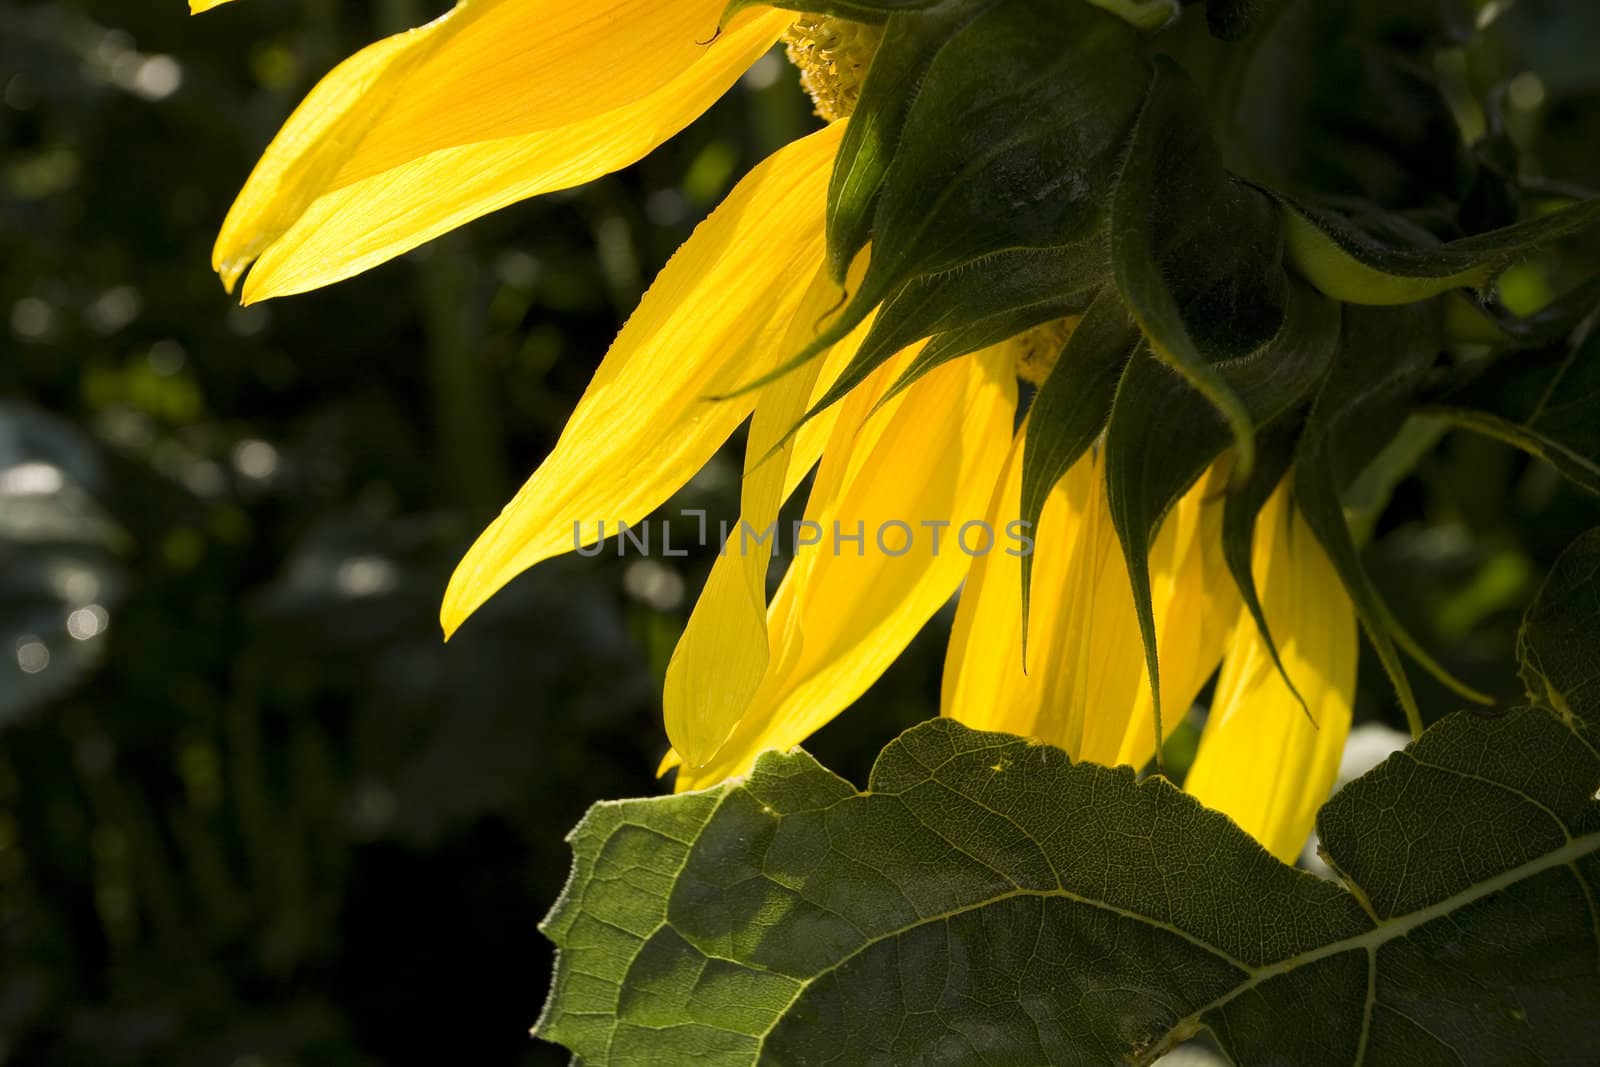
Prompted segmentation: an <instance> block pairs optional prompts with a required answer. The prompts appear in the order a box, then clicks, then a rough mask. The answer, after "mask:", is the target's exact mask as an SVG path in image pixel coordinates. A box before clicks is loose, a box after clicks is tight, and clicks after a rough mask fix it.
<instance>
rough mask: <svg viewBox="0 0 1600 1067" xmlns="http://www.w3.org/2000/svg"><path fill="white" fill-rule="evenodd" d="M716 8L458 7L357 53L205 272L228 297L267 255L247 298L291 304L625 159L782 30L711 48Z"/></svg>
mask: <svg viewBox="0 0 1600 1067" xmlns="http://www.w3.org/2000/svg"><path fill="white" fill-rule="evenodd" d="M721 9H722V5H721V3H719V2H717V0H709V2H708V0H673V2H670V3H663V2H661V0H596V2H594V3H587V4H566V3H557V2H555V0H462V2H461V3H460V4H458V5H457V6H456V8H455V9H454V10H452V11H451V12H449V13H448V14H446V15H444V16H442V17H440V18H439V19H436V20H435V21H434V22H432V23H430V24H429V25H427V26H424V27H421V28H419V29H416V30H411V31H409V32H407V33H403V34H398V35H396V36H394V37H390V38H388V39H387V40H384V41H380V42H378V43H377V44H374V45H372V46H370V47H369V48H367V49H365V50H363V51H362V52H359V53H357V54H356V55H355V56H353V57H352V58H350V59H349V60H347V61H346V62H345V63H343V64H341V65H340V66H339V67H338V68H336V69H335V70H334V71H333V73H331V74H329V75H328V77H327V78H325V79H324V80H323V81H322V82H321V83H320V84H319V85H318V86H317V87H316V88H315V89H313V90H312V92H311V94H310V95H309V96H308V97H307V98H306V100H305V102H304V103H302V104H301V105H300V107H299V108H298V109H297V110H296V111H295V113H294V115H293V116H291V117H290V119H289V121H288V122H287V123H286V124H285V125H284V127H283V129H282V131H280V133H279V134H278V136H277V138H276V139H275V140H274V141H273V143H272V145H271V146H270V147H269V148H268V149H267V151H266V153H265V154H264V155H263V157H262V159H261V161H260V163H258V164H257V166H256V170H255V172H254V173H253V174H252V175H251V176H250V180H249V181H248V182H247V183H246V184H245V187H244V189H243V191H242V192H241V193H240V194H239V198H238V200H237V202H235V204H234V206H233V209H232V210H231V211H230V212H229V214H228V218H227V221H226V222H225V223H224V224H223V228H222V232H221V234H220V235H219V237H218V239H217V246H216V249H215V251H214V253H213V262H214V265H215V266H216V268H217V270H218V272H219V273H221V274H222V276H223V280H224V281H225V282H226V283H227V284H228V285H229V286H230V288H231V287H232V285H233V283H234V282H236V281H237V279H238V277H239V275H240V274H241V273H243V271H244V270H245V268H246V267H248V266H249V264H250V263H251V261H252V260H254V259H256V258H257V257H264V258H266V259H267V262H264V263H263V264H261V266H260V267H259V268H258V270H259V271H262V272H264V273H266V274H267V275H268V277H266V278H263V279H261V280H260V281H256V280H254V279H252V284H251V285H250V286H248V287H247V291H246V296H247V297H248V298H251V299H265V298H267V297H269V296H278V295H283V294H285V293H289V292H302V291H304V290H305V289H308V288H313V287H315V286H318V285H326V284H328V283H329V282H332V281H337V280H338V279H340V278H345V277H349V276H350V275H351V274H355V273H358V272H359V271H361V270H364V269H367V268H368V267H371V266H373V265H375V264H376V263H380V262H382V261H384V260H385V259H388V258H392V257H393V256H395V255H398V254H399V253H401V252H403V251H405V250H407V249H409V248H413V247H415V246H416V245H418V244H421V243H422V242H423V241H426V240H428V239H430V238H431V237H434V236H437V235H438V234H439V233H442V232H444V231H445V230H448V229H450V228H453V227H455V226H459V225H461V224H462V223H464V222H466V221H468V220H469V219H472V218H476V217H478V216H479V215H483V214H485V213H487V212H489V211H493V210H495V209H497V208H500V207H503V206H505V205H507V204H510V203H513V202H515V201H517V200H520V199H524V198H526V197H529V196H533V195H536V194H538V193H542V192H549V191H551V190H553V189H561V188H566V187H569V186H572V185H576V184H579V183H581V182H584V181H587V180H589V179H592V178H594V177H598V176H599V175H601V174H605V173H607V172H609V171H612V170H615V169H617V168H619V167H622V166H626V165H627V164H629V163H632V162H634V161H635V160H637V159H639V158H640V157H642V156H643V155H645V154H646V153H647V152H649V151H650V150H651V149H652V148H654V147H655V146H656V145H658V144H660V143H661V142H662V141H664V140H666V139H667V138H669V137H671V136H672V135H673V134H675V133H676V132H677V131H678V130H680V129H682V128H683V127H684V126H686V125H687V124H688V123H689V122H691V121H692V120H693V119H694V118H695V117H696V116H698V115H699V114H700V113H701V112H702V111H704V110H705V109H706V108H707V107H709V106H710V104H711V103H712V102H713V101H714V100H716V98H717V97H718V96H720V95H721V94H722V93H723V92H725V91H726V90H727V89H728V87H729V86H730V85H732V84H733V82H734V81H735V80H736V79H737V78H738V77H739V75H740V74H741V73H742V72H743V71H744V70H745V69H746V68H747V67H748V66H749V65H750V64H751V63H753V62H754V61H755V60H756V59H757V58H758V57H759V56H760V55H761V54H762V53H763V52H765V51H766V49H767V48H769V47H770V46H771V44H772V42H773V41H774V40H775V39H776V38H777V36H778V35H779V34H781V33H782V32H783V29H784V27H785V26H786V25H787V24H788V22H789V21H790V20H792V18H793V16H792V15H785V14H783V13H781V12H770V11H762V12H760V13H758V14H753V15H750V16H747V17H746V19H744V20H739V21H736V24H735V25H734V27H733V28H732V29H730V30H729V31H727V32H726V33H724V34H723V35H722V36H721V37H718V38H717V39H716V40H714V41H713V40H711V39H712V38H713V36H714V35H715V27H716V21H717V18H718V16H719V14H720V12H721ZM707 42H710V43H707ZM324 201H331V202H324ZM441 201H442V202H441ZM308 227H309V228H314V229H317V230H319V231H324V239H321V240H318V239H316V237H315V235H313V234H312V233H308V232H307V230H308ZM329 230H332V231H333V232H331V233H328V232H326V231H329ZM374 230H376V231H380V232H378V233H376V234H373V233H370V231H374ZM280 242H282V243H283V244H284V247H281V248H280V247H278V244H279V243H280ZM352 242H354V245H353V247H350V248H348V249H347V248H346V247H345V246H346V245H347V244H351V243H352ZM269 251H270V252H271V255H270V256H268V255H267V254H268V252H269Z"/></svg>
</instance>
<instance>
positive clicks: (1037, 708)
mask: <svg viewBox="0 0 1600 1067" xmlns="http://www.w3.org/2000/svg"><path fill="white" fill-rule="evenodd" d="M1021 440H1022V435H1020V434H1019V435H1018V442H1017V445H1016V446H1015V448H1014V449H1013V454H1012V458H1011V461H1010V463H1009V464H1008V470H1007V475H1006V478H1005V480H1004V482H1003V483H1002V487H1001V489H1000V491H999V493H998V494H997V496H996V498H995V501H994V503H993V504H992V505H991V515H992V518H991V520H990V521H991V523H994V524H1003V523H1005V522H1008V521H1010V520H1011V519H1012V518H1014V517H1015V516H1017V515H1019V514H1020V497H1021V477H1022V471H1021V466H1022V464H1021V453H1022V444H1021ZM1213 493H1214V487H1213V486H1212V485H1211V484H1210V480H1209V479H1202V480H1201V482H1200V483H1199V484H1198V485H1197V486H1196V487H1195V488H1194V489H1192V490H1190V492H1189V493H1188V494H1187V495H1186V496H1185V497H1184V498H1183V499H1182V500H1181V501H1180V502H1179V505H1178V506H1177V507H1176V508H1175V509H1174V510H1173V514H1172V515H1171V516H1169V517H1168V519H1167V520H1166V522H1165V523H1164V524H1163V526H1162V528H1161V531H1160V532H1159V534H1158V536H1157V538H1156V542H1155V544H1154V546H1153V547H1152V549H1151V554H1150V564H1151V579H1152V580H1151V586H1152V590H1151V591H1152V600H1153V602H1154V608H1155V615H1156V632H1157V647H1158V649H1159V651H1160V654H1161V663H1162V667H1163V671H1162V699H1163V705H1164V706H1165V707H1168V708H1173V709H1183V708H1187V707H1188V706H1189V705H1190V704H1191V703H1192V702H1193V701H1194V698H1195V696H1196V695H1197V694H1198V692H1199V690H1200V687H1201V686H1202V685H1204V683H1205V681H1206V679H1207V678H1209V677H1210V675H1211V673H1212V672H1213V671H1214V670H1215V669H1216V664H1217V661H1218V660H1219V659H1220V658H1221V656H1222V648H1223V641H1224V638H1225V636H1226V634H1227V632H1228V626H1229V624H1231V622H1232V620H1233V617H1234V614H1235V609H1234V607H1233V604H1232V602H1231V601H1229V600H1228V599H1227V598H1228V596H1229V594H1230V593H1231V590H1230V589H1229V586H1228V584H1227V581H1226V576H1225V574H1222V573H1221V572H1220V568H1221V562H1220V560H1219V559H1217V558H1216V556H1217V555H1218V554H1217V553H1215V552H1209V553H1208V551H1207V550H1206V548H1205V545H1204V541H1203V540H1202V538H1203V537H1204V536H1205V535H1207V534H1208V533H1210V532H1211V531H1214V529H1215V527H1216V526H1217V525H1219V524H1220V504H1219V503H1218V502H1217V501H1215V500H1214V499H1213V498H1212V494H1213ZM1034 540H1035V548H1034V552H1035V555H1034V567H1033V590H1032V603H1033V609H1032V612H1031V618H1030V620H1029V640H1028V663H1027V671H1026V673H1025V672H1024V670H1023V662H1022V647H1021V622H1022V603H1021V595H1020V591H1021V582H1022V577H1021V564H1020V561H1019V560H1018V559H1016V558H1013V557H1010V556H1004V555H1001V556H990V557H987V558H985V559H983V560H980V561H979V562H978V563H977V564H976V565H975V566H974V568H973V572H972V574H971V575H970V576H969V578H968V580H967V585H966V588H965V589H963V590H962V593H961V604H960V607H959V609H958V610H957V612H956V623H955V628H954V630H953V631H952V633H951V637H950V649H949V653H948V655H947V657H946V660H945V677H944V692H943V698H942V702H941V703H942V710H943V713H944V714H945V715H947V716H950V717H952V718H955V719H957V720H959V721H961V722H963V723H965V724H967V725H969V726H973V727H975V728H977V729H985V730H1001V731H1005V732H1007V733H1014V734H1020V735H1022V736H1027V737H1036V738H1039V739H1040V740H1043V741H1047V742H1049V743H1050V744H1053V745H1057V746H1059V747H1061V748H1064V749H1065V750H1066V751H1068V752H1069V753H1071V754H1072V755H1073V756H1075V757H1076V758H1079V759H1085V760H1092V761H1094V762H1096V763H1105V764H1113V763H1131V764H1134V765H1135V766H1139V765H1143V764H1144V763H1145V762H1147V761H1148V760H1149V759H1150V758H1151V757H1152V756H1154V754H1155V727H1154V719H1153V716H1152V714H1151V708H1150V684H1149V680H1148V678H1147V676H1146V672H1145V664H1144V651H1143V645H1142V644H1141V642H1140V637H1139V624H1138V618H1137V616H1136V614H1135V612H1134V607H1133V594H1132V590H1131V588H1130V585H1129V582H1128V571H1127V567H1126V565H1125V564H1124V563H1123V559H1122V551H1121V547H1120V545H1119V543H1118V540H1117V535H1116V530H1115V528H1114V527H1113V526H1112V523H1111V515H1110V511H1109V508H1108V505H1107V501H1106V494H1105V482H1104V471H1103V468H1102V466H1101V459H1100V456H1099V455H1098V454H1094V453H1091V454H1089V455H1086V456H1084V457H1083V458H1082V459H1081V460H1079V461H1078V462H1077V463H1076V464H1075V465H1074V466H1073V467H1072V469H1071V470H1069V471H1068V472H1067V475H1066V476H1065V477H1064V478H1063V479H1062V480H1061V482H1060V483H1058V484H1057V486H1056V487H1055V489H1054V490H1053V491H1052V493H1051V495H1050V497H1049V499H1048V500H1047V501H1046V502H1045V508H1044V513H1043V515H1042V516H1041V517H1040V521H1039V526H1038V529H1037V531H1036V532H1035V534H1034ZM1218 602H1221V603H1222V604H1224V605H1226V606H1225V608H1224V609H1223V614H1222V615H1221V619H1222V620H1223V621H1221V622H1220V623H1219V622H1216V621H1214V620H1213V619H1211V618H1210V617H1209V614H1210V612H1212V611H1214V610H1215V609H1216V605H1217V603H1218ZM1181 719H1182V715H1181V714H1171V715H1169V716H1168V721H1167V723H1166V726H1167V729H1168V730H1169V731H1170V730H1171V729H1172V728H1174V727H1176V725H1177V724H1178V722H1179V721H1181Z"/></svg>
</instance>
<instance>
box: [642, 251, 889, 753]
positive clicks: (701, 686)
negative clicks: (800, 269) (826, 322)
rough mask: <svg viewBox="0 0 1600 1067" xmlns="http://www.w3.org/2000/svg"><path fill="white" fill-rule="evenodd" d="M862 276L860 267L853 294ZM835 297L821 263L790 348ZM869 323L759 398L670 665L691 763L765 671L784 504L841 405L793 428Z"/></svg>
mask: <svg viewBox="0 0 1600 1067" xmlns="http://www.w3.org/2000/svg"><path fill="white" fill-rule="evenodd" d="M862 263H863V265H864V264H865V257H863V258H862ZM861 273H862V272H861V271H857V272H855V276H854V279H853V281H852V283H851V288H852V290H853V288H854V282H855V281H859V278H860V275H861ZM838 297H839V288H838V286H837V285H835V284H834V283H833V281H832V279H831V278H830V276H829V272H828V270H827V268H826V267H825V266H824V267H821V268H819V269H818V271H817V274H816V277H815V278H814V279H813V281H812V283H811V288H810V291H809V292H807V294H806V298H805V300H804V302H803V303H802V304H801V305H800V309H799V310H798V312H796V314H795V318H794V323H793V324H792V325H791V327H790V329H789V334H788V337H787V338H786V339H785V341H784V344H783V347H784V348H785V349H786V350H787V351H790V352H798V351H800V350H801V349H802V348H804V347H805V346H806V345H807V344H808V343H809V342H810V340H811V338H812V337H813V336H814V335H815V331H816V323H817V322H818V320H820V319H822V318H824V317H825V316H826V315H827V314H828V312H829V311H830V310H833V309H835V308H837V307H838V303H839V300H838ZM870 325H871V320H870V319H869V320H868V321H867V322H864V323H862V325H861V326H859V327H857V328H856V330H855V331H854V332H853V333H852V334H851V335H850V337H848V338H846V339H845V340H844V341H842V342H840V343H839V344H837V345H835V346H834V347H833V348H832V349H831V350H830V352H829V353H828V354H827V355H826V356H824V357H821V358H818V359H814V360H812V361H810V362H809V363H806V364H804V365H803V366H801V367H800V368H798V369H797V370H795V371H794V372H792V373H790V374H788V375H785V376H784V377H782V378H779V379H778V380H777V381H775V382H773V383H772V384H771V385H769V386H767V387H766V388H765V389H763V390H762V392H761V398H760V400H758V401H757V403H756V411H755V417H754V418H753V419H752V420H751V423H750V436H749V440H748V442H747V443H746V445H745V469H744V484H743V487H742V500H741V512H740V516H739V525H738V526H737V527H735V529H734V530H733V531H732V532H731V533H729V535H728V538H727V540H726V542H725V543H724V546H723V551H722V554H721V555H719V556H718V557H717V560H716V562H715V563H714V564H713V565H712V567H711V574H710V576H709V577H708V578H707V579H706V584H705V588H703V589H702V590H701V592H700V598H699V599H698V600H697V601H696V602H695V606H694V610H693V611H692V612H691V613H690V615H689V622H688V625H687V626H685V628H684V631H683V636H682V637H681V638H679V640H678V647H677V648H676V649H675V650H674V651H673V653H672V660H671V662H670V663H669V664H668V665H667V678H666V686H665V690H664V692H663V695H662V703H663V711H664V717H665V722H666V729H667V738H668V740H670V741H671V742H672V746H673V750H674V751H676V752H680V753H683V754H685V755H686V756H687V757H688V759H689V760H690V761H691V762H693V763H703V762H705V761H706V760H708V759H710V758H711V757H712V756H713V755H715V754H716V751H717V749H718V748H719V747H721V745H722V743H723V741H725V740H727V737H728V734H729V733H730V732H731V731H732V730H733V728H734V726H735V725H736V724H737V723H738V721H739V718H740V716H741V715H743V713H744V710H745V708H746V707H748V706H749V703H750V698H751V697H752V696H753V695H754V694H755V692H756V689H757V688H758V687H759V686H760V685H761V679H762V677H763V676H764V675H765V674H766V670H767V664H768V662H769V660H770V656H769V654H768V640H767V567H768V564H769V562H770V561H771V557H772V551H773V549H774V548H775V547H776V546H777V544H778V541H779V534H778V532H777V525H776V524H777V522H778V509H779V508H780V507H782V505H783V502H784V501H785V500H787V499H788V497H789V494H790V493H791V492H793V491H794V488H795V486H796V484H797V483H798V482H799V481H800V479H801V478H803V477H804V475H805V473H806V472H807V471H809V470H810V469H811V468H812V467H813V466H814V465H815V464H816V462H817V458H818V457H819V456H820V455H821V454H822V448H823V444H824V442H825V441H826V439H827V435H828V434H829V433H830V432H831V429H832V427H833V425H834V423H835V421H836V419H837V416H838V411H839V408H840V405H838V404H835V405H833V406H832V407H830V408H829V409H828V410H827V411H825V412H822V413H821V414H819V415H818V416H817V417H816V418H814V419H812V420H810V421H809V422H807V423H806V424H805V426H804V428H803V432H801V433H798V434H793V435H791V433H790V431H791V430H792V429H793V428H794V427H795V425H796V424H797V423H799V422H800V419H801V417H802V416H803V415H804V414H805V413H806V411H808V410H809V409H810V407H811V405H812V404H813V403H815V402H816V401H818V400H820V399H821V398H822V396H823V394H824V393H826V391H827V389H828V387H829V386H831V385H832V384H833V382H834V380H835V379H837V378H838V376H839V373H840V372H841V371H843V369H844V367H845V366H846V365H847V364H848V362H849V360H850V358H851V357H852V356H853V355H854V354H855V351H856V349H857V348H858V347H859V346H860V344H861V341H862V339H863V338H864V337H865V336H866V331H867V330H868V329H869V328H870ZM774 450H776V451H774Z"/></svg>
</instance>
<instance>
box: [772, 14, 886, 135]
mask: <svg viewBox="0 0 1600 1067" xmlns="http://www.w3.org/2000/svg"><path fill="white" fill-rule="evenodd" d="M881 40H883V30H882V29H881V28H879V27H877V26H869V25H866V24H864V23H860V22H851V21H850V20H849V19H841V18H835V17H833V16H830V15H801V16H800V17H799V18H797V19H795V21H794V25H793V26H791V27H790V28H789V32H788V33H787V34H785V35H784V46H785V48H786V49H787V50H788V53H789V62H791V63H793V64H794V65H795V66H796V67H798V68H800V84H801V85H802V86H804V87H805V90H806V92H808V93H810V94H811V99H812V100H814V101H816V105H817V114H818V115H819V116H821V117H822V118H823V119H825V120H827V121H828V122H833V121H834V120H835V119H844V118H849V117H850V115H851V113H852V112H854V111H855V109H856V102H857V101H859V100H860V99H861V83H862V82H863V81H865V80H866V77H867V68H868V67H870V66H871V65H872V57H873V54H874V53H876V52H877V51H878V42H879V41H881Z"/></svg>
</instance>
